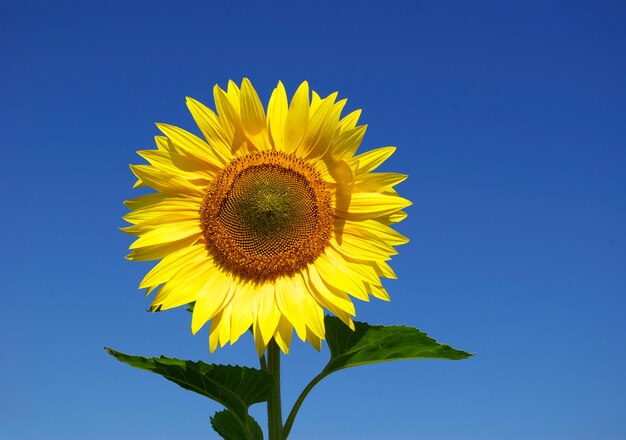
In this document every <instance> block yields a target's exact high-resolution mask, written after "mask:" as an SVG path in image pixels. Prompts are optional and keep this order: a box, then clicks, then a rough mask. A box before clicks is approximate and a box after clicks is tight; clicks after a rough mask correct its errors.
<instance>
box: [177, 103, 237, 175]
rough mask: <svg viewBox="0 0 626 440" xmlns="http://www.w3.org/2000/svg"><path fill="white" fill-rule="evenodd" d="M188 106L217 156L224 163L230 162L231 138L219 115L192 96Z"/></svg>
mask: <svg viewBox="0 0 626 440" xmlns="http://www.w3.org/2000/svg"><path fill="white" fill-rule="evenodd" d="M187 108H188V109H189V111H190V112H191V115H192V116H193V119H194V120H195V121H196V124H198V128H200V131H202V134H203V135H204V137H205V138H206V140H207V142H208V144H209V145H210V146H211V148H212V149H213V152H214V153H215V156H216V157H217V158H218V159H219V160H220V161H221V162H222V163H223V164H226V163H228V162H229V160H230V158H231V157H232V152H231V145H230V140H229V138H228V136H227V135H226V133H224V129H223V128H222V126H221V125H220V123H219V121H218V119H217V115H216V114H215V113H213V111H212V110H211V109H209V108H208V107H206V106H205V105H204V104H202V103H200V102H198V101H196V100H195V99H192V98H189V97H188V98H187Z"/></svg>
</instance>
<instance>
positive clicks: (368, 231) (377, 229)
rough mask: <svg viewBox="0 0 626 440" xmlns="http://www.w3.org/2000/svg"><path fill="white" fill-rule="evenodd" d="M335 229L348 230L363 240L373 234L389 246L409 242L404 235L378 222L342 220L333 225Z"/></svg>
mask: <svg viewBox="0 0 626 440" xmlns="http://www.w3.org/2000/svg"><path fill="white" fill-rule="evenodd" d="M337 228H341V229H342V230H349V231H350V233H351V234H354V235H358V236H360V237H363V238H369V237H371V235H372V234H373V235H375V236H376V237H378V238H379V239H380V240H382V241H384V242H385V243H387V244H389V245H391V246H399V245H402V244H405V243H408V242H409V239H408V238H406V237H405V236H404V235H402V234H400V233H399V232H397V231H395V230H394V229H391V228H390V227H389V226H387V225H384V224H382V223H380V222H379V221H378V220H362V221H352V220H342V221H341V222H337V224H336V225H335V229H337Z"/></svg>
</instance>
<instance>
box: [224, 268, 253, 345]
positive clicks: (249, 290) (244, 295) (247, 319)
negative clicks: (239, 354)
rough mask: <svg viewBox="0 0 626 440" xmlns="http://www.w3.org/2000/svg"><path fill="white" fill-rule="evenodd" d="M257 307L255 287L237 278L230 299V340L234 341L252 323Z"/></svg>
mask: <svg viewBox="0 0 626 440" xmlns="http://www.w3.org/2000/svg"><path fill="white" fill-rule="evenodd" d="M257 307H258V295H257V289H256V287H255V285H254V284H252V283H251V282H249V281H244V280H238V282H237V283H236V285H235V291H234V294H233V300H232V301H231V309H232V311H231V323H230V341H231V343H234V342H236V341H237V340H238V339H239V338H240V337H241V335H243V334H244V333H245V332H246V331H248V329H249V328H250V327H252V325H253V324H254V320H255V318H256V311H257Z"/></svg>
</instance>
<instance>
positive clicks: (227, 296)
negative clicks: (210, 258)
mask: <svg viewBox="0 0 626 440" xmlns="http://www.w3.org/2000/svg"><path fill="white" fill-rule="evenodd" d="M232 296H233V283H232V281H231V279H230V277H229V276H228V275H225V274H224V273H223V272H222V271H221V270H220V269H218V268H217V267H215V268H214V270H211V271H207V277H206V280H205V282H204V284H203V286H202V288H201V289H200V291H199V292H198V295H197V297H196V304H195V306H194V308H193V315H192V318H191V332H192V333H193V334H196V333H197V332H198V330H200V329H201V328H202V326H203V325H204V324H206V322H207V321H208V320H209V319H211V318H213V317H214V316H215V315H216V314H217V313H218V312H219V311H220V310H222V308H223V307H224V305H225V304H227V303H228V302H229V301H230V300H231V299H232Z"/></svg>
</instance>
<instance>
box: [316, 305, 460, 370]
mask: <svg viewBox="0 0 626 440" xmlns="http://www.w3.org/2000/svg"><path fill="white" fill-rule="evenodd" d="M325 324H326V342H327V343H328V347H329V348H330V360H329V361H328V365H326V368H324V371H325V372H326V374H327V375H328V374H330V373H332V372H334V371H338V370H341V369H343V368H348V367H356V366H358V365H365V364H372V363H376V362H386V361H393V360H400V359H433V358H434V359H448V360H459V359H466V358H468V357H470V356H472V355H471V354H470V353H466V352H464V351H460V350H456V349H454V348H452V347H450V346H449V345H445V344H439V343H438V342H437V341H435V340H434V339H432V338H430V337H428V335H426V333H422V332H421V331H419V330H417V329H415V328H412V327H405V326H382V325H369V324H367V323H365V322H355V323H354V325H355V330H354V331H352V330H351V329H350V328H349V327H347V326H346V325H345V324H344V323H342V322H341V321H340V320H339V319H338V318H336V317H333V316H326V318H325Z"/></svg>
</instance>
